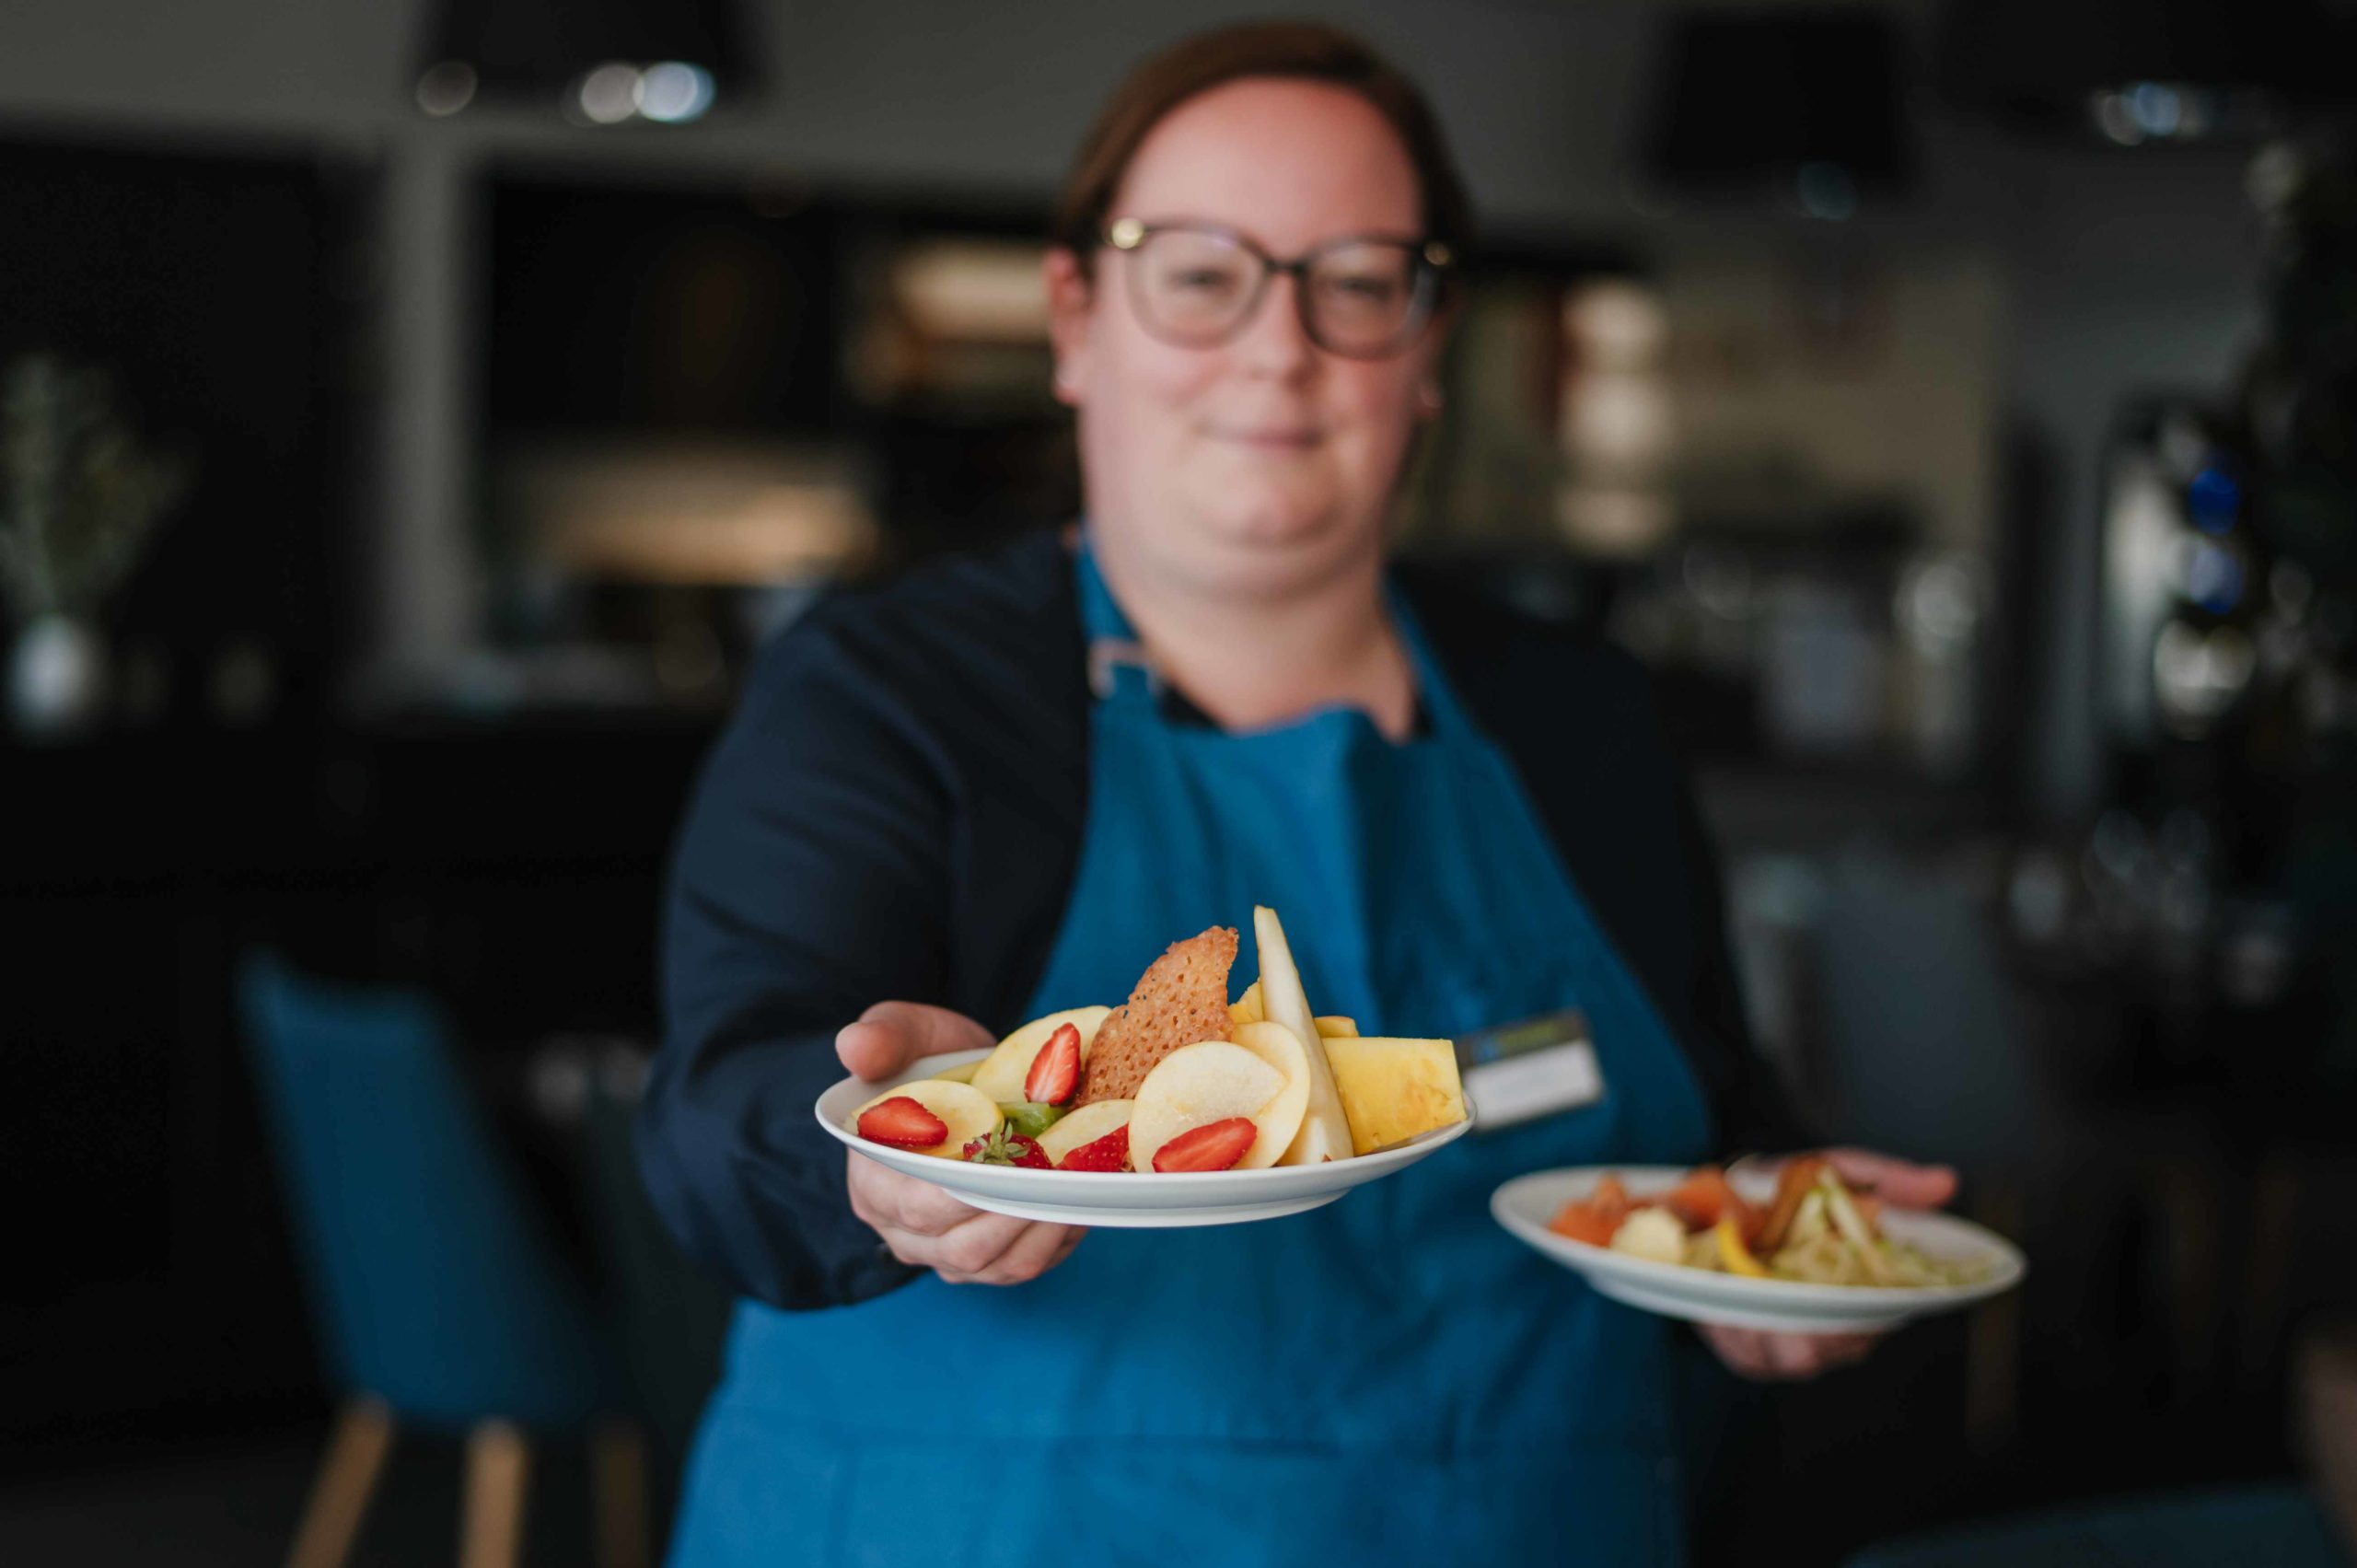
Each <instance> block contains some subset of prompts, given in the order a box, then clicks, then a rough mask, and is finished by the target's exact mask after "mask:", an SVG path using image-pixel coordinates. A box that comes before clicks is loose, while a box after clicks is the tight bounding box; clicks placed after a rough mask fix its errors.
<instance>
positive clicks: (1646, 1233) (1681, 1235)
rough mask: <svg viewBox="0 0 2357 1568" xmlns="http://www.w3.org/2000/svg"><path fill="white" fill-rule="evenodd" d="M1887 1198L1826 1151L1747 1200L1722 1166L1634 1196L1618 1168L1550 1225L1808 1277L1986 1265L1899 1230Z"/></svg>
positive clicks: (1672, 1259) (1886, 1281)
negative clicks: (1892, 1233)
mask: <svg viewBox="0 0 2357 1568" xmlns="http://www.w3.org/2000/svg"><path fill="white" fill-rule="evenodd" d="M1880 1214H1881V1208H1880V1205H1879V1204H1878V1203H1877V1202H1875V1199H1874V1198H1872V1197H1870V1196H1867V1195H1865V1194H1864V1193H1858V1192H1852V1191H1850V1189H1849V1187H1848V1186H1847V1185H1845V1184H1844V1183H1843V1182H1842V1180H1841V1178H1840V1176H1839V1175H1837V1174H1836V1173H1835V1171H1834V1169H1833V1166H1832V1162H1830V1161H1829V1160H1827V1159H1825V1158H1823V1157H1822V1156H1815V1155H1812V1156H1805V1157H1804V1158H1799V1159H1794V1160H1789V1161H1787V1162H1785V1164H1784V1167H1783V1168H1782V1171H1781V1172H1780V1173H1779V1174H1778V1177H1777V1180H1776V1194H1775V1196H1774V1198H1772V1199H1771V1200H1770V1201H1769V1202H1767V1203H1765V1204H1758V1203H1749V1202H1745V1201H1744V1199H1743V1198H1742V1197H1741V1195H1739V1194H1738V1193H1737V1192H1736V1190H1735V1188H1734V1187H1733V1185H1731V1184H1730V1183H1729V1182H1728V1180H1727V1179H1726V1173H1725V1172H1724V1171H1722V1170H1721V1169H1720V1168H1719V1167H1716V1166H1708V1165H1706V1166H1703V1167H1700V1168H1698V1169H1696V1170H1694V1171H1691V1172H1689V1174H1688V1175H1687V1177H1686V1179H1685V1180H1683V1181H1681V1182H1679V1183H1678V1185H1677V1186H1676V1187H1674V1188H1671V1189H1670V1190H1669V1191H1666V1192H1661V1193H1658V1194H1655V1195H1653V1196H1650V1197H1647V1198H1645V1199H1643V1200H1637V1199H1632V1198H1631V1197H1630V1195H1629V1193H1628V1191H1627V1189H1625V1188H1624V1187H1622V1186H1621V1184H1620V1181H1619V1180H1618V1179H1615V1178H1613V1177H1610V1176H1607V1177H1605V1178H1604V1179H1602V1180H1600V1181H1598V1182H1597V1183H1596V1188H1595V1190H1594V1191H1592V1192H1590V1193H1589V1194H1588V1196H1587V1197H1585V1198H1583V1199H1575V1200H1573V1202H1569V1203H1566V1204H1564V1205H1563V1207H1562V1210H1561V1211H1560V1212H1559V1213H1558V1214H1556V1215H1555V1217H1554V1218H1553V1219H1552V1220H1551V1221H1550V1222H1549V1223H1548V1228H1549V1229H1550V1230H1551V1231H1553V1232H1554V1233H1555V1234H1556V1235H1558V1236H1566V1237H1571V1238H1572V1239H1573V1240H1574V1241H1584V1242H1586V1243H1587V1244H1588V1245H1590V1246H1592V1247H1608V1248H1610V1249H1612V1250H1613V1251H1615V1252H1621V1253H1626V1254H1628V1255H1629V1256H1631V1257H1633V1258H1644V1259H1649V1260H1653V1261H1655V1262H1657V1263H1676V1264H1682V1265H1683V1266H1685V1267H1687V1268H1689V1269H1709V1270H1712V1271H1714V1272H1719V1273H1727V1274H1740V1275H1743V1276H1746V1277H1747V1278H1751V1279H1761V1280H1789V1281H1792V1282H1794V1283H1801V1284H1832V1285H1886V1286H1888V1285H1898V1286H1910V1285H1911V1286H1925V1285H1960V1284H1969V1283H1971V1282H1972V1281H1973V1279H1975V1278H1976V1277H1978V1276H1979V1274H1980V1272H1981V1271H1980V1266H1979V1265H1974V1264H1963V1263H1955V1262H1950V1261H1947V1260H1944V1259H1938V1258H1933V1257H1931V1256H1929V1255H1928V1254H1926V1253H1924V1252H1922V1251H1919V1250H1918V1249H1914V1248H1912V1247H1908V1246H1906V1245H1904V1244H1902V1243H1900V1242H1898V1241H1894V1240H1892V1239H1891V1238H1890V1237H1887V1236H1886V1235H1884V1234H1883V1232H1882V1228H1881V1226H1880V1225H1879V1223H1878V1221H1879V1218H1880Z"/></svg>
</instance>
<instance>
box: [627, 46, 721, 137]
mask: <svg viewBox="0 0 2357 1568" xmlns="http://www.w3.org/2000/svg"><path fill="white" fill-rule="evenodd" d="M713 97H714V93H713V87H712V73H711V72H709V71H707V70H705V69H704V68H703V67H702V66H701V65H690V64H685V63H684V62H681V61H678V60H664V61H660V62H658V63H656V64H653V65H649V66H648V67H647V68H646V69H645V70H644V71H642V72H640V73H639V77H638V111H639V112H640V113H641V114H644V116H646V118H648V119H649V120H652V121H655V122H657V123H658V124H663V125H684V124H686V123H687V122H689V121H691V120H696V119H700V118H702V115H703V111H704V110H707V109H710V108H711V107H712V100H713Z"/></svg>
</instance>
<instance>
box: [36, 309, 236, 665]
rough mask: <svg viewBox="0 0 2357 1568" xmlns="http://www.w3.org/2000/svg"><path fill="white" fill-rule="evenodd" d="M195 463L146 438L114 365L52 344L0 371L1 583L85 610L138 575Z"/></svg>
mask: <svg viewBox="0 0 2357 1568" xmlns="http://www.w3.org/2000/svg"><path fill="white" fill-rule="evenodd" d="M193 466H194V465H193V464H192V462H190V461H189V460H188V459H186V458H184V457H180V456H176V455H170V454H165V453H158V452H154V451H150V450H148V449H146V448H145V447H142V446H141V445H140V443H139V440H138V438H137V436H134V434H133V433H132V431H131V429H130V428H129V426H128V425H127V424H125V423H124V422H123V420H122V417H121V415H120V414H119V413H118V412H117V410H116V406H115V393H114V383H113V380H112V378H111V377H109V376H108V374H107V373H106V372H105V371H103V370H99V369H95V368H91V367H87V366H72V365H69V364H67V363H65V362H64V361H63V360H60V359H58V358H56V357H54V356H52V355H49V354H28V355H25V356H24V357H22V358H19V359H16V360H12V361H10V362H9V364H8V365H7V366H6V370H5V371H0V595H5V596H6V599H7V601H8V603H9V605H10V607H11V608H12V609H13V610H14V611H15V614H16V618H17V620H18V621H20V622H21V621H31V620H33V619H34V618H36V617H39V616H42V615H56V614H64V615H75V616H87V615H89V614H91V613H93V612H94V611H95V610H97V609H98V607H99V603H100V602H101V601H102V600H104V599H105V598H106V597H107V595H108V594H110V593H111V592H112V591H113V590H114V589H115V587H117V586H118V585H120V584H121V583H122V579H123V578H124V577H126V576H128V575H130V572H131V569H132V567H133V566H134V565H135V564H137V563H138V559H139V554H140V552H141V551H142V550H143V549H144V548H145V546H146V543H147V540H148V538H149V536H150V535H151V534H153V532H154V531H155V528H156V525H157V523H159V522H160V521H162V520H163V518H164V517H165V515H166V514H167V513H168V512H169V511H170V510H171V508H172V507H173V506H174V505H177V504H178V503H179V501H180V497H181V496H182V495H183V494H185V493H186V491H187V489H188V484H189V481H190V479H191V477H192V470H193Z"/></svg>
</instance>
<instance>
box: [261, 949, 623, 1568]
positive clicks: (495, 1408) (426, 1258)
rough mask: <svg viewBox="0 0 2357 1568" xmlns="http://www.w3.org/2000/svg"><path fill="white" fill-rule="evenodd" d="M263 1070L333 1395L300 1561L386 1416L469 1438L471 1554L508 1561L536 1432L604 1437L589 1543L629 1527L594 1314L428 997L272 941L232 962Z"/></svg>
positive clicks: (619, 1556) (325, 1549)
mask: <svg viewBox="0 0 2357 1568" xmlns="http://www.w3.org/2000/svg"><path fill="white" fill-rule="evenodd" d="M241 989H242V993H243V994H242V998H241V1000H242V1004H243V1008H244V1015H245V1022H246V1033H247V1037H248V1041H249V1045H250V1051H251V1057H252V1061H253V1066H254V1076H255V1079H256V1081H257V1084H258V1086H259V1088H260V1093H261V1098H262V1101H263V1106H264V1110H265V1114H266V1118H267V1124H268V1126H269V1128H270V1131H271V1133H272V1137H273V1143H274V1144H275V1146H276V1151H277V1155H278V1161H279V1166H280V1170H281V1175H282V1178H283V1180H284V1188H285V1195H286V1202H287V1209H288V1212H289V1214H290V1217H291V1219H292V1223H293V1227H294V1231H295V1236H296V1247H297V1252H298V1255H299V1257H300V1260H301V1262H302V1265H303V1271H304V1274H305V1281H306V1283H307V1285H308V1289H309V1294H310V1297H311V1306H312V1315H313V1318H314V1321H315V1322H316V1324H317V1326H318V1330H319V1342H320V1346H321V1350H322V1353H323V1354H324V1357H325V1359H326V1362H327V1370H328V1374H329V1376H330V1378H331V1382H332V1383H333V1384H334V1386H335V1387H336V1388H337V1389H338V1391H339V1393H340V1395H341V1396H342V1399H343V1405H342V1409H341V1411H340V1414H339V1418H338V1424H337V1431H336V1434H335V1435H334V1437H333V1438H332V1439H331V1446H330V1450H329V1454H328V1457H327V1459H326V1461H325V1463H324V1464H323V1466H322V1468H321V1470H320V1473H319V1481H318V1483H317V1485H316V1486H315V1488H314V1490H313V1493H312V1497H311V1501H310V1504H309V1505H308V1509H307V1512H306V1515H305V1518H304V1522H303V1525H302V1527H301V1528H300V1530H299V1531H298V1533H297V1536H296V1544H295V1548H294V1551H293V1555H292V1557H291V1559H290V1561H291V1562H294V1563H296V1564H297V1565H299V1568H314V1565H325V1564H332V1563H336V1562H341V1561H342V1560H343V1556H344V1555H345V1553H346V1551H348V1549H349V1547H350V1545H351V1542H352V1539H353V1537H354V1534H355V1533H356V1532H357V1529H358V1527H359V1524H360V1519H361V1516H362V1514H363V1513H364V1512H365V1510H366V1504H367V1501H368V1496H369V1493H370V1492H371V1491H372V1490H373V1488H374V1485H375V1481H376V1477H377V1471H378V1469H380V1467H381V1464H382V1460H383V1458H384V1454H385V1451H386V1449H387V1448H388V1447H389V1445H390V1442H391V1438H392V1434H393V1432H394V1430H395V1429H396V1427H397V1426H404V1425H405V1426H410V1427H412V1428H420V1429H424V1430H429V1431H437V1432H444V1433H452V1434H458V1433H463V1434H466V1437H467V1441H468V1449H469V1454H468V1469H467V1495H466V1503H465V1508H464V1512H465V1519H464V1523H463V1525H462V1530H461V1552H460V1557H461V1561H462V1562H466V1563H468V1564H470V1565H471V1564H473V1563H476V1562H482V1563H493V1562H510V1561H512V1560H513V1558H514V1555H515V1552H516V1549H517V1537H518V1533H519V1530H520V1526H521V1521H522V1504H523V1493H524V1485H525V1479H526V1476H527V1473H528V1466H529V1452H530V1450H529V1436H530V1434H551V1435H557V1434H563V1435H568V1436H570V1435H578V1434H596V1435H598V1439H599V1441H598V1447H597V1449H596V1450H595V1454H596V1459H597V1470H598V1481H599V1497H600V1503H599V1506H600V1513H601V1519H600V1526H601V1527H600V1530H599V1539H600V1545H601V1552H602V1554H603V1555H604V1556H606V1557H607V1558H608V1559H610V1560H616V1561H620V1562H630V1561H633V1560H635V1559H637V1558H640V1557H643V1555H644V1545H643V1541H642V1544H640V1545H638V1546H637V1547H636V1549H635V1550H634V1551H633V1548H632V1546H631V1545H630V1544H629V1542H628V1541H627V1539H626V1537H627V1535H628V1533H629V1527H630V1515H631V1514H632V1512H633V1503H632V1501H631V1499H632V1497H633V1495H635V1496H638V1497H643V1493H644V1481H643V1477H641V1476H638V1475H637V1474H635V1473H634V1472H635V1469H636V1461H635V1459H634V1458H633V1455H634V1454H635V1451H636V1438H635V1436H634V1434H633V1433H632V1432H631V1430H630V1429H629V1427H628V1426H627V1424H626V1423H610V1422H603V1421H601V1418H603V1417H606V1416H607V1415H608V1414H609V1413H610V1412H612V1411H618V1410H620V1409H621V1405H622V1400H621V1380H620V1378H619V1377H618V1376H617V1373H616V1365H615V1361H614V1358H613V1356H612V1355H611V1353H610V1348H609V1346H608V1344H607V1342H606V1340H605V1337H604V1335H603V1333H602V1332H601V1328H600V1325H599V1323H598V1319H597V1318H596V1317H595V1316H594V1314H593V1312H592V1310H591V1308H590V1307H589V1305H588V1303H587V1301H586V1299H585V1296H584V1295H583V1293H582V1291H581V1289H580V1286H579V1284H578V1283H577V1282H576V1281H575V1279H574V1278H573V1277H572V1275H571V1273H570V1272H568V1270H567V1268H566V1266H565V1263H564V1260H563V1259H562V1258H561V1257H560V1256H559V1255H558V1253H557V1251H556V1249H555V1247H554V1245H553V1243H552V1240H551V1238H550V1237H549V1236H548V1235H547V1234H546V1232H545V1230H544V1229H543V1227H542V1226H541V1225H540V1224H538V1223H537V1222H536V1218H535V1215H534V1214H533V1213H532V1211H531V1209H530V1207H529V1205H528V1203H527V1202H525V1200H524V1195H523V1193H522V1192H521V1191H520V1190H519V1188H518V1185H517V1181H516V1180H515V1179H513V1177H512V1176H511V1174H510V1172H509V1171H508V1169H507V1168H506V1167H505V1163H504V1162H503V1161H502V1159H501V1158H500V1157H499V1154H498V1149H497V1145H496V1144H495V1142H494V1141H493V1137H492V1134H491V1130H490V1128H489V1126H488V1125H487V1123H486V1121H485V1120H484V1117H483V1115H482V1110H481V1109H480V1108H479V1107H478V1105H477V1104H476V1103H475V1101H474V1099H473V1098H472V1097H471V1095H470V1091H469V1088H468V1086H467V1085H466V1083H465V1081H464V1080H463V1079H462V1077H461V1076H460V1075H459V1071H458V1068H457V1065H456V1063H455V1061H454V1058H453V1053H452V1050H451V1045H450V1040H449V1033H448V1030H447V1028H446V1026H445V1024H444V1022H443V1020H442V1017H441V1016H440V1014H439V1013H438V1012H437V1011H436V1010H435V1007H434V1006H433V1005H432V1004H431V1003H430V1002H428V1001H427V1000H426V999H425V998H424V997H423V996H419V995H415V994H412V993H406V992H401V991H386V990H359V989H350V988H345V987H343V986H332V985H328V984H324V983H321V982H319V981H314V980H310V979H307V978H305V977H303V976H300V975H298V974H296V973H295V972H294V971H293V970H290V969H288V968H287V967H286V965H285V964H284V963H283V962H282V961H280V960H279V959H278V958H275V957H273V956H267V955H265V956H258V957H255V958H251V959H250V960H249V961H248V963H247V964H246V966H245V969H244V972H243V974H242V976H241Z"/></svg>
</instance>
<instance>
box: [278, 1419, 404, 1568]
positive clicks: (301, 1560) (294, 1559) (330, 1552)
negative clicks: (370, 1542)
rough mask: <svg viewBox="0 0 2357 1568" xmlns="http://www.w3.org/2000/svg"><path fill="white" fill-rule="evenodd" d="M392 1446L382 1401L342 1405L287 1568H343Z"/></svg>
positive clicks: (388, 1423)
mask: <svg viewBox="0 0 2357 1568" xmlns="http://www.w3.org/2000/svg"><path fill="white" fill-rule="evenodd" d="M392 1446H393V1412H392V1411H389V1410H388V1409H387V1408H386V1407H385V1405H384V1404H383V1402H382V1401H380V1400H368V1399H360V1400H345V1401H344V1404H343V1409H341V1410H339V1411H337V1412H336V1418H335V1431H334V1432H333V1433H332V1434H330V1436H329V1438H328V1451H327V1454H326V1457H325V1458H322V1459H321V1460H320V1461H319V1477H318V1479H317V1480H315V1481H312V1483H311V1496H310V1501H309V1502H308V1503H306V1504H304V1505H303V1522H302V1523H301V1524H300V1525H298V1526H296V1529H295V1545H294V1546H293V1548H292V1549H290V1550H289V1551H288V1552H287V1553H286V1568H343V1560H344V1559H345V1558H346V1557H347V1556H349V1555H350V1554H351V1551H352V1543H353V1540H354V1538H356V1537H357V1536H358V1535H359V1534H360V1520H361V1516H363V1515H365V1514H366V1513H367V1511H368V1499H369V1497H370V1496H371V1495H372V1494H373V1493H375V1492H376V1490H377V1476H378V1475H380V1474H381V1473H383V1471H384V1468H385V1455H386V1452H387V1451H388V1450H389V1449H390V1448H391V1447H392Z"/></svg>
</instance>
